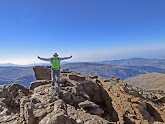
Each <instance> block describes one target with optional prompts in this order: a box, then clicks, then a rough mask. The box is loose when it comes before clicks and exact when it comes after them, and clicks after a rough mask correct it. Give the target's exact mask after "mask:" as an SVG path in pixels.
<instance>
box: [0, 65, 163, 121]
mask: <svg viewBox="0 0 165 124" xmlns="http://www.w3.org/2000/svg"><path fill="white" fill-rule="evenodd" d="M34 72H35V76H36V79H37V80H36V81H34V82H32V83H31V86H30V87H29V88H27V87H24V86H21V85H19V84H11V85H9V86H5V85H1V86H0V123H2V124H150V123H151V124H152V123H154V124H163V123H165V93H164V92H163V91H145V90H142V89H140V88H138V87H135V86H130V85H128V84H127V83H125V82H123V81H122V80H120V79H119V78H116V77H112V78H110V79H107V78H100V77H98V76H96V75H82V74H79V73H77V72H73V71H69V70H67V69H61V81H60V83H61V86H60V87H56V86H54V87H51V85H50V83H51V81H50V68H49V67H34ZM45 72H47V73H45Z"/></svg>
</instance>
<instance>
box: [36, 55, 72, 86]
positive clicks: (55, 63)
mask: <svg viewBox="0 0 165 124" xmlns="http://www.w3.org/2000/svg"><path fill="white" fill-rule="evenodd" d="M70 58H72V56H70V57H63V58H61V57H58V54H57V53H54V55H53V57H52V58H41V57H39V56H38V59H40V60H44V61H49V62H51V63H52V72H53V77H52V86H54V81H55V75H56V76H57V85H58V86H60V61H62V60H65V59H70Z"/></svg>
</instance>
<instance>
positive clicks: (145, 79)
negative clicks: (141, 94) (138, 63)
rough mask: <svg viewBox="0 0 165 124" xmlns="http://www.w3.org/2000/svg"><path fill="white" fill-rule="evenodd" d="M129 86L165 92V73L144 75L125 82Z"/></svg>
mask: <svg viewBox="0 0 165 124" xmlns="http://www.w3.org/2000/svg"><path fill="white" fill-rule="evenodd" d="M124 81H125V82H127V83H128V84H131V85H135V86H139V87H141V88H143V89H147V90H163V91H165V74H164V73H157V72H154V73H149V74H142V75H138V76H135V77H131V78H127V79H125V80H124Z"/></svg>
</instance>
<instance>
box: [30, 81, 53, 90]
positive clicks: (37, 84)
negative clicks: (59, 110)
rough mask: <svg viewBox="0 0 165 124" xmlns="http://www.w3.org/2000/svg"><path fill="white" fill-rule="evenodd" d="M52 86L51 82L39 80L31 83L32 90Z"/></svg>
mask: <svg viewBox="0 0 165 124" xmlns="http://www.w3.org/2000/svg"><path fill="white" fill-rule="evenodd" d="M47 84H51V81H50V80H37V81H33V82H31V83H30V90H34V89H35V88H36V87H39V86H41V85H47Z"/></svg>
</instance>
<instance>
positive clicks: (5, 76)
mask: <svg viewBox="0 0 165 124" xmlns="http://www.w3.org/2000/svg"><path fill="white" fill-rule="evenodd" d="M34 80H35V77H34V72H33V69H32V67H0V85H3V84H7V85H8V84H11V83H19V84H21V85H24V86H29V84H30V82H31V81H34Z"/></svg>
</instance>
